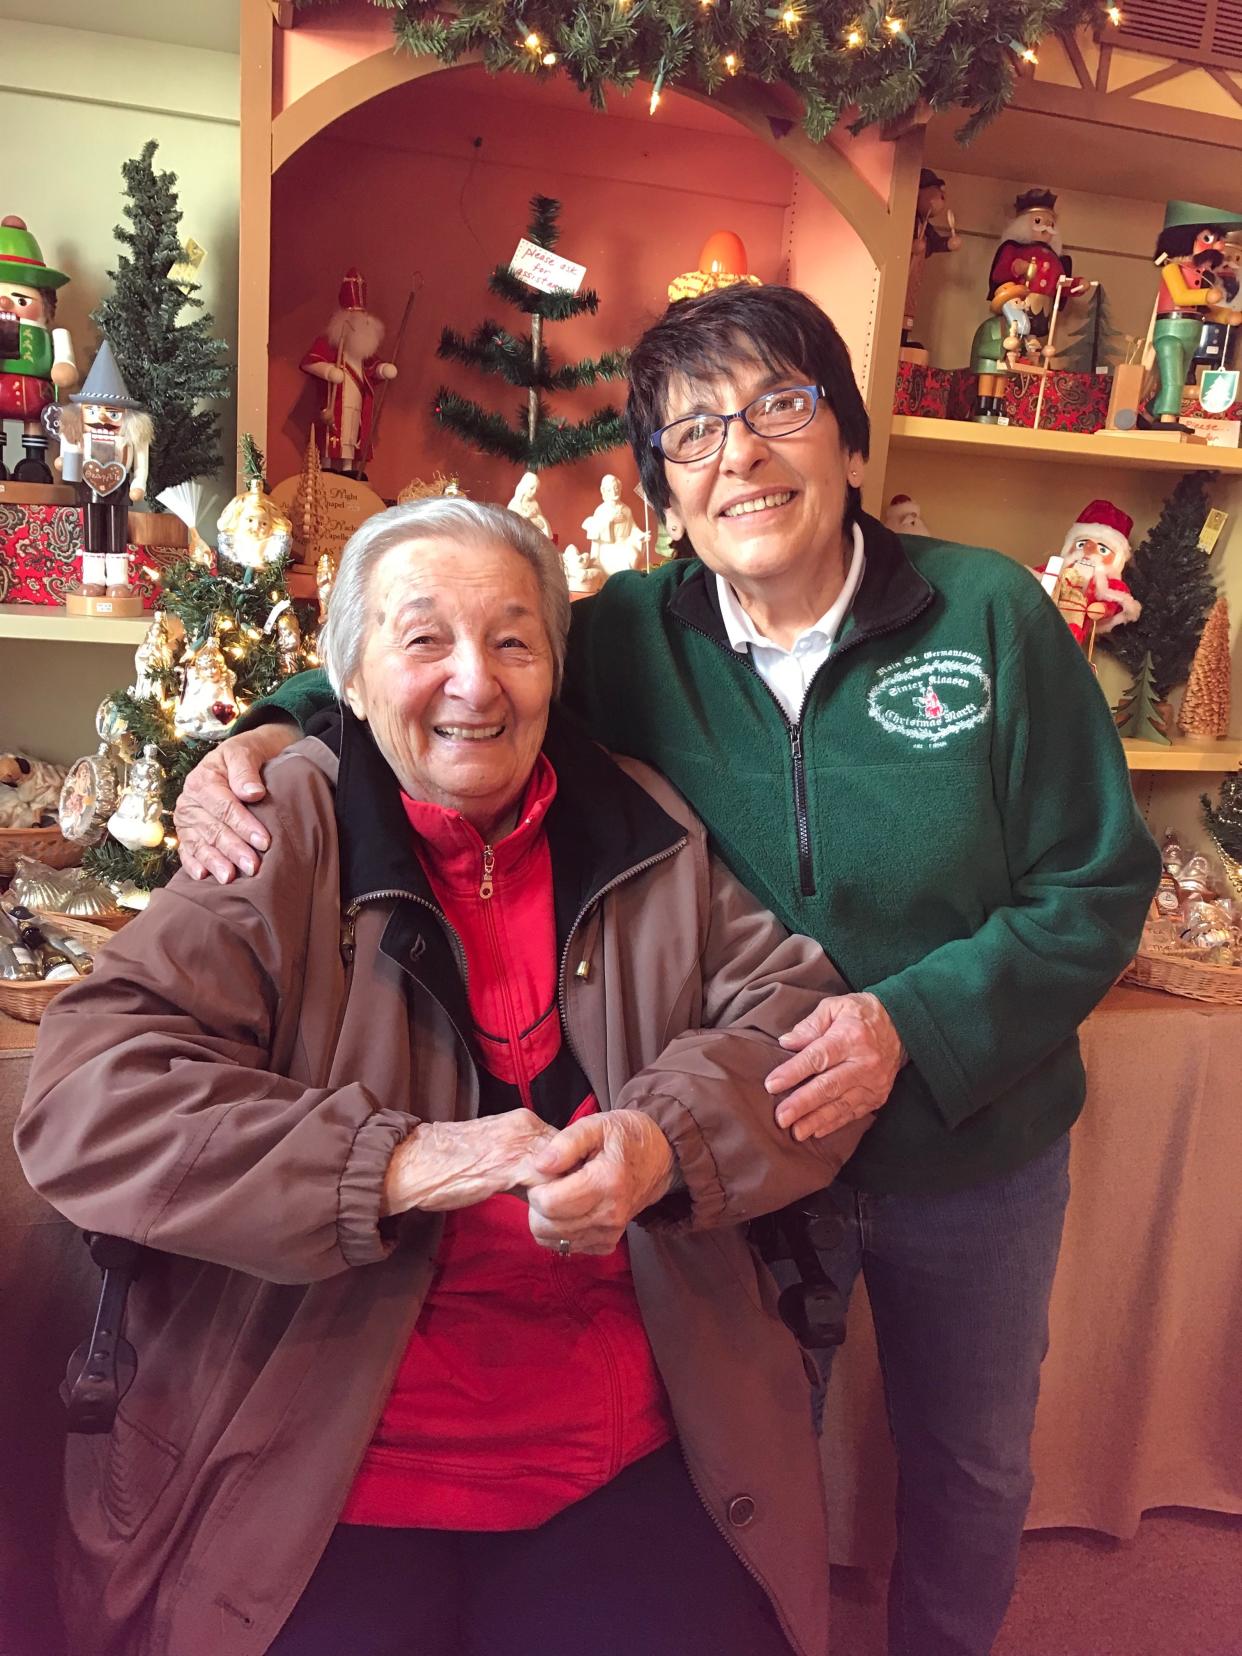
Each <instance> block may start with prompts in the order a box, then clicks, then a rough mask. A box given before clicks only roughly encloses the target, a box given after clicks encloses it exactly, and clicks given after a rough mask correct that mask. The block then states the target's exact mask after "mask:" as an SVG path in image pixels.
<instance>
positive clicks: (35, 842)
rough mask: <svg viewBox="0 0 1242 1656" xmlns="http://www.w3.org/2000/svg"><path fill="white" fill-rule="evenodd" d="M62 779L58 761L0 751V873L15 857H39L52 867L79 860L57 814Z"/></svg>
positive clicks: (77, 847)
mask: <svg viewBox="0 0 1242 1656" xmlns="http://www.w3.org/2000/svg"><path fill="white" fill-rule="evenodd" d="M64 780H65V768H64V766H63V765H53V764H50V763H49V762H48V761H47V760H46V759H35V758H32V757H31V756H30V755H29V754H25V753H0V878H3V877H4V876H5V875H7V874H11V873H12V872H13V869H14V867H15V865H16V863H17V859H18V858H19V857H39V858H41V859H42V860H43V861H44V862H45V863H48V864H49V865H50V866H52V867H53V868H68V867H69V866H70V865H71V864H73V863H79V862H81V860H82V847H81V846H80V845H71V844H70V842H69V841H68V840H67V839H66V838H65V837H64V835H63V834H62V833H61V831H60V826H59V824H58V822H57V819H56V806H57V802H58V800H59V798H60V789H61V784H62V783H63V782H64Z"/></svg>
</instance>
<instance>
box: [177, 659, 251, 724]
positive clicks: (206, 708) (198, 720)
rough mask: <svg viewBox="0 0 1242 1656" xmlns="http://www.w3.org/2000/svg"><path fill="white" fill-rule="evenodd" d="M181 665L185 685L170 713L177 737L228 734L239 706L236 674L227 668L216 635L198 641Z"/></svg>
mask: <svg viewBox="0 0 1242 1656" xmlns="http://www.w3.org/2000/svg"><path fill="white" fill-rule="evenodd" d="M183 665H184V667H185V684H184V685H183V687H182V691H181V696H180V699H179V700H178V702H177V711H176V713H175V714H174V715H173V730H174V731H175V733H176V735H177V736H178V737H185V736H194V737H197V738H198V740H199V741H203V742H215V741H218V740H219V739H220V737H221V736H227V734H228V730H229V726H230V725H231V724H232V722H233V720H234V719H235V718H236V717H237V711H238V709H237V697H236V695H235V694H234V687H235V686H236V684H237V676H236V674H235V673H232V672H231V671H230V670H229V666H228V663H227V662H226V661H225V659H224V651H223V650H222V649H221V648H220V641H219V639H218V638H216V636H215V634H214V633H213V634H212V635H211V636H210V637H209V638H208V639H207V642H206V643H205V644H201V645H200V646H199V647H198V649H197V650H195V651H194V653H193V654H192V655H190V656H189V657H188V658H187V659H186V660H185V661H184V663H183Z"/></svg>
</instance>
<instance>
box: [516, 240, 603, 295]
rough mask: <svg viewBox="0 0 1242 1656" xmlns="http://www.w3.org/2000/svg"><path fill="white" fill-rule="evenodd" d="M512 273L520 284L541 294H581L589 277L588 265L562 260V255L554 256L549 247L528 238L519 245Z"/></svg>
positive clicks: (556, 254)
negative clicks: (579, 290)
mask: <svg viewBox="0 0 1242 1656" xmlns="http://www.w3.org/2000/svg"><path fill="white" fill-rule="evenodd" d="M509 270H510V272H511V273H512V274H513V275H514V276H516V277H517V279H518V281H519V282H525V283H526V285H527V287H533V288H537V289H538V291H539V292H540V293H577V291H578V289H579V288H580V287H581V286H582V278H583V277H584V276H585V275H586V266H585V265H580V264H574V262H573V261H572V260H571V259H562V258H561V256H560V254H559V253H550V252H549V251H548V249H547V248H546V247H540V246H539V245H538V243H537V242H532V241H527V240H526V238H525V237H523V238H522V240H521V241H520V242H519V243H518V244H517V252H516V253H515V254H514V255H513V257H512V259H510V261H509Z"/></svg>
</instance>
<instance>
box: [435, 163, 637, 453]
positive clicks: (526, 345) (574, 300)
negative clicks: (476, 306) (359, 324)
mask: <svg viewBox="0 0 1242 1656" xmlns="http://www.w3.org/2000/svg"><path fill="white" fill-rule="evenodd" d="M530 209H531V221H530V224H529V225H528V226H527V230H526V239H527V240H528V241H532V242H535V243H536V244H537V245H538V246H540V247H547V248H551V247H553V246H554V245H555V243H556V241H557V238H558V236H559V230H558V227H557V218H558V216H559V214H560V210H561V204H560V202H559V201H554V200H553V199H552V197H551V196H538V195H537V196H532V197H531V203H530ZM487 285H488V287H489V288H490V289H491V291H492V292H493V293H494V294H495V295H496V297H497V298H498V299H503V300H504V301H505V303H506V304H509V305H512V306H513V307H514V308H515V309H516V310H519V311H522V312H523V313H524V314H525V315H527V316H529V317H530V318H531V331H530V332H529V333H520V334H512V333H509V332H508V331H507V330H506V329H504V328H503V327H501V325H500V323H499V322H493V321H491V320H490V319H489V320H487V321H485V322H482V323H480V324H479V326H478V327H477V328H476V329H475V331H474V332H473V333H472V334H470V335H469V336H467V335H465V334H460V333H457V332H456V331H455V330H454V329H453V328H445V329H444V331H443V332H442V333H441V335H440V343H439V345H438V346H437V348H436V354H437V356H441V357H444V358H445V359H447V360H449V361H453V362H461V363H464V364H465V365H466V366H467V367H469V368H473V369H475V370H477V372H479V373H481V374H490V375H492V376H493V377H495V378H498V379H502V380H504V382H505V383H506V384H507V385H511V386H514V387H515V388H521V389H522V390H524V391H525V392H526V399H525V401H524V402H522V403H520V404H518V406H517V410H516V417H515V419H514V420H513V422H512V424H511V423H510V422H509V420H508V419H507V418H506V416H505V415H503V414H498V413H495V412H494V411H492V410H490V409H486V408H484V407H482V406H481V405H480V404H479V403H477V402H472V401H471V400H470V399H469V398H467V397H463V396H460V395H459V394H458V393H457V392H456V391H453V390H451V389H450V388H449V387H448V386H443V385H442V386H441V387H440V389H439V390H438V391H437V392H436V398H435V404H434V407H433V413H434V415H435V418H436V421H437V422H438V423H439V424H440V425H442V426H445V427H446V428H447V429H448V430H449V431H452V432H453V433H454V434H455V435H456V436H458V437H460V438H461V440H462V441H463V442H464V443H469V444H470V445H471V447H473V448H477V449H479V450H481V451H482V452H483V453H484V454H495V455H499V456H500V457H501V458H502V459H504V460H508V461H510V462H511V463H512V464H513V465H515V466H521V467H522V468H523V470H526V471H546V470H547V469H548V467H550V466H564V465H569V464H570V463H572V462H573V461H575V460H585V459H588V458H589V457H590V456H591V455H592V454H602V453H604V452H605V451H606V450H608V449H614V448H618V447H619V446H620V445H621V444H622V443H623V442H624V441H625V427H624V422H623V418H622V415H621V414H620V412H619V411H618V410H617V409H616V408H614V407H612V406H611V405H609V406H608V407H606V408H601V409H600V410H599V411H598V412H597V413H595V414H592V415H590V416H589V417H588V418H587V419H585V420H580V421H579V422H578V423H577V424H570V423H569V422H568V421H566V420H562V419H558V418H556V417H555V416H554V415H551V414H548V413H547V411H546V408H545V404H544V393H546V392H555V391H577V390H579V389H581V387H583V386H587V385H594V384H596V382H597V381H599V380H601V379H621V378H623V377H624V375H625V371H626V356H625V353H624V352H623V351H606V352H605V353H604V354H603V356H599V357H584V358H582V359H581V360H580V361H578V362H567V363H561V364H560V365H557V363H556V362H555V360H554V359H553V358H552V357H551V356H549V354H548V351H547V347H546V346H545V344H544V342H543V325H544V323H545V322H565V321H567V320H568V319H569V318H570V317H574V316H582V315H584V314H587V313H589V314H591V315H594V313H595V312H596V311H597V310H598V309H599V295H598V294H597V293H595V292H593V291H592V290H591V289H589V288H587V289H584V290H582V291H580V292H578V293H540V292H538V291H536V289H534V288H530V287H527V285H526V283H525V282H521V281H519V280H518V278H517V277H516V276H515V275H514V274H513V273H512V271H511V270H510V269H509V267H508V265H497V266H496V268H495V269H494V270H493V271H492V273H491V275H490V276H489V277H488V279H487Z"/></svg>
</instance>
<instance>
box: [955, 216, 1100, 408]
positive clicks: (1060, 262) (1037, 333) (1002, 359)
mask: <svg viewBox="0 0 1242 1656" xmlns="http://www.w3.org/2000/svg"><path fill="white" fill-rule="evenodd" d="M1013 205H1014V217H1013V219H1012V220H1011V221H1010V223H1009V225H1008V226H1007V227H1006V230H1005V235H1004V240H1003V241H1002V242H1001V244H1000V246H999V247H998V248H997V249H996V252H995V254H994V255H993V257H992V268H991V271H990V273H989V275H988V309H989V310H990V312H991V315H990V316H988V317H987V318H986V319H985V320H984V321H983V322H982V323H981V324H980V326H979V328H978V329H977V330H976V332H975V337H974V343H973V345H972V347H971V358H970V365H971V367H972V368H973V369H974V371H975V373H976V374H977V375H978V376H979V384H978V397H977V401H976V404H975V413H974V416H973V417H974V419H975V420H976V421H978V422H980V423H981V424H985V425H989V424H995V423H996V422H997V421H998V420H999V419H1000V418H1001V417H1002V414H1003V412H1004V402H1005V382H1006V379H1007V378H1008V375H1009V374H1010V373H1011V372H1012V371H1014V370H1016V369H1019V368H1023V367H1024V368H1025V369H1026V371H1027V372H1029V373H1038V372H1040V371H1041V370H1042V369H1043V368H1045V367H1046V366H1047V364H1048V362H1049V361H1050V359H1051V357H1052V327H1053V319H1054V317H1055V316H1056V314H1057V310H1058V308H1059V306H1060V305H1062V304H1064V303H1065V302H1066V301H1067V300H1069V299H1073V298H1076V297H1077V296H1078V295H1079V294H1080V293H1085V292H1086V291H1087V289H1088V287H1089V286H1090V285H1091V284H1090V283H1089V282H1085V281H1083V280H1082V278H1081V277H1076V276H1075V275H1074V272H1073V261H1072V260H1071V259H1070V258H1069V256H1068V254H1066V253H1065V252H1063V250H1062V245H1061V233H1060V230H1059V229H1058V227H1057V212H1056V205H1057V198H1056V196H1055V195H1054V194H1053V193H1052V191H1051V190H1024V191H1023V192H1022V194H1021V195H1020V196H1018V197H1017V199H1016V200H1015V201H1014V204H1013Z"/></svg>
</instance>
